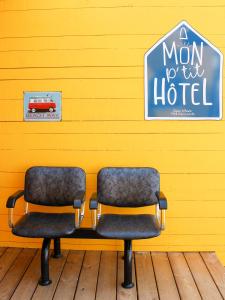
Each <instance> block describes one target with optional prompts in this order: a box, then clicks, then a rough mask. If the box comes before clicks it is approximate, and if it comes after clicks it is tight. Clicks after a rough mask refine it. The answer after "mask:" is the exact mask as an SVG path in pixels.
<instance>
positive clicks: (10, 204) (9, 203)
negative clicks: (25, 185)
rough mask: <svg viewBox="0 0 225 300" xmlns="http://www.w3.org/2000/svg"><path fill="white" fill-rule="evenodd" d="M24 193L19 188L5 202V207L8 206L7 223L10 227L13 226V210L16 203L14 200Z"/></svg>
mask: <svg viewBox="0 0 225 300" xmlns="http://www.w3.org/2000/svg"><path fill="white" fill-rule="evenodd" d="M23 195H24V191H23V190H19V191H17V192H15V193H14V194H13V195H11V196H10V197H9V198H8V200H7V202H6V207H7V208H8V224H9V227H10V228H13V226H14V224H13V210H14V207H15V205H16V201H17V200H18V199H19V198H20V197H22V196H23Z"/></svg>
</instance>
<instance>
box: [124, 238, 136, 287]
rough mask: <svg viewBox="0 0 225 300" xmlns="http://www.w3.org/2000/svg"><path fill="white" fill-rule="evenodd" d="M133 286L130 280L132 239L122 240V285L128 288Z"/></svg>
mask: <svg viewBox="0 0 225 300" xmlns="http://www.w3.org/2000/svg"><path fill="white" fill-rule="evenodd" d="M133 286H134V284H133V282H132V241H131V240H125V241H124V282H123V283H122V287H124V288H125V289H130V288H132V287H133Z"/></svg>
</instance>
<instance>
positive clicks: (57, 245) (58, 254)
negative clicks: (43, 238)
mask: <svg viewBox="0 0 225 300" xmlns="http://www.w3.org/2000/svg"><path fill="white" fill-rule="evenodd" d="M52 257H54V258H60V257H62V253H61V246H60V238H54V252H53V254H52Z"/></svg>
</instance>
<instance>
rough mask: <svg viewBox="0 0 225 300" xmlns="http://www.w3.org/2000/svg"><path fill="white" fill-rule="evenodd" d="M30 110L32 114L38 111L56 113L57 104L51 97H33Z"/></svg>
mask: <svg viewBox="0 0 225 300" xmlns="http://www.w3.org/2000/svg"><path fill="white" fill-rule="evenodd" d="M28 110H29V112H32V113H35V112H37V111H49V112H55V110H56V103H55V102H54V101H53V100H52V98H51V97H33V98H30V99H29V104H28Z"/></svg>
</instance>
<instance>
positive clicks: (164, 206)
mask: <svg viewBox="0 0 225 300" xmlns="http://www.w3.org/2000/svg"><path fill="white" fill-rule="evenodd" d="M155 194H156V197H157V199H158V204H159V209H167V208H168V205H167V199H166V196H165V195H164V194H163V192H156V193H155Z"/></svg>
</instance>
